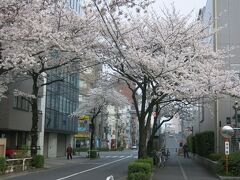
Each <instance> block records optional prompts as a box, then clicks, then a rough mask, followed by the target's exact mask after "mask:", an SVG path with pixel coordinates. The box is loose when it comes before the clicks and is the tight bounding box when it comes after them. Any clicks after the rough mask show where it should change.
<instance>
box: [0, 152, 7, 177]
mask: <svg viewBox="0 0 240 180" xmlns="http://www.w3.org/2000/svg"><path fill="white" fill-rule="evenodd" d="M5 168H6V159H5V157H2V156H0V173H1V174H4V172H5Z"/></svg>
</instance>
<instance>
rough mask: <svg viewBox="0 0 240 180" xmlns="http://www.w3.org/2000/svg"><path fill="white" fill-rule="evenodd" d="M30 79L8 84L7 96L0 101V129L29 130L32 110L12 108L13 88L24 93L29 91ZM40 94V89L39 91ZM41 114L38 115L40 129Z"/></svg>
mask: <svg viewBox="0 0 240 180" xmlns="http://www.w3.org/2000/svg"><path fill="white" fill-rule="evenodd" d="M31 86H32V85H31V80H27V81H18V82H15V83H14V84H12V85H11V86H9V95H8V98H6V99H2V100H1V101H0V129H11V130H20V131H30V130H31V126H32V112H31V111H30V110H29V111H22V110H18V109H14V108H13V107H14V106H13V102H14V96H13V91H14V89H18V90H21V91H23V92H26V93H30V92H31ZM40 94H41V91H40ZM41 122H42V121H41V115H39V129H40V130H41Z"/></svg>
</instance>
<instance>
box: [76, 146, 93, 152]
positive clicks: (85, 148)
mask: <svg viewBox="0 0 240 180" xmlns="http://www.w3.org/2000/svg"><path fill="white" fill-rule="evenodd" d="M73 151H74V152H88V151H89V148H88V147H82V148H74V149H73Z"/></svg>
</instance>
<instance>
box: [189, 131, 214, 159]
mask: <svg viewBox="0 0 240 180" xmlns="http://www.w3.org/2000/svg"><path fill="white" fill-rule="evenodd" d="M187 142H188V146H189V148H190V151H191V152H193V153H197V154H198V155H200V156H203V157H208V156H209V154H212V153H214V132H213V131H205V132H203V133H198V134H196V135H195V136H192V135H190V136H188V138H187Z"/></svg>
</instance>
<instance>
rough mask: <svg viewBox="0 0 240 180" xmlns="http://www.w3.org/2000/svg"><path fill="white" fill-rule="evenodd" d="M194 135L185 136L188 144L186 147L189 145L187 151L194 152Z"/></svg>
mask: <svg viewBox="0 0 240 180" xmlns="http://www.w3.org/2000/svg"><path fill="white" fill-rule="evenodd" d="M195 141H196V140H195V136H193V135H189V136H188V137H187V144H188V147H189V151H190V152H192V153H196V148H195V147H196V145H195Z"/></svg>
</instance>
